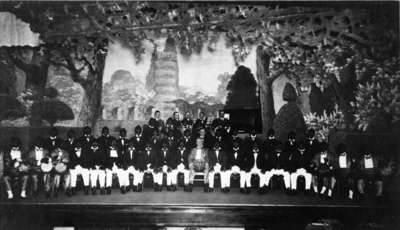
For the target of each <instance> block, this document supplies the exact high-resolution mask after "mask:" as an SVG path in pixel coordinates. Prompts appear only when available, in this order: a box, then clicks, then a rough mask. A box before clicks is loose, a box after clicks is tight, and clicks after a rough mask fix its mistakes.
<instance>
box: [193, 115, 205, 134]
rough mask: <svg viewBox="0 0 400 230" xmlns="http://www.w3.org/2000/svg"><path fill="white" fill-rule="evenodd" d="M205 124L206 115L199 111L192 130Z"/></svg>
mask: <svg viewBox="0 0 400 230" xmlns="http://www.w3.org/2000/svg"><path fill="white" fill-rule="evenodd" d="M206 125H207V117H206V115H205V114H204V112H200V113H199V117H198V118H197V120H196V122H195V123H194V125H193V130H198V129H199V128H200V127H206Z"/></svg>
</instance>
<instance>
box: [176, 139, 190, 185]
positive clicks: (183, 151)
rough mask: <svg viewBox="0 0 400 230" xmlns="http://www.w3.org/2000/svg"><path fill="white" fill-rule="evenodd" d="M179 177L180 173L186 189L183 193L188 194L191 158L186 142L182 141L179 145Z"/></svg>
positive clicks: (177, 168)
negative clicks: (189, 159)
mask: <svg viewBox="0 0 400 230" xmlns="http://www.w3.org/2000/svg"><path fill="white" fill-rule="evenodd" d="M177 154H178V156H177V159H178V161H177V167H176V170H177V176H178V174H179V173H182V174H183V184H184V188H183V191H185V192H188V190H189V162H188V157H189V149H188V148H187V147H186V146H185V142H184V141H181V142H180V143H179V146H178V149H177Z"/></svg>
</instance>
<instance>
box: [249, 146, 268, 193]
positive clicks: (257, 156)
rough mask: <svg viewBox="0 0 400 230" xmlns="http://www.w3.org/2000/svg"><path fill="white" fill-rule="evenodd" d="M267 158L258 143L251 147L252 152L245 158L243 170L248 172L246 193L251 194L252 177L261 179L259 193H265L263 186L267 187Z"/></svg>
mask: <svg viewBox="0 0 400 230" xmlns="http://www.w3.org/2000/svg"><path fill="white" fill-rule="evenodd" d="M266 158H268V156H265V155H264V154H263V153H260V148H259V146H258V144H257V143H254V144H253V146H252V147H251V151H250V152H248V153H247V154H246V156H245V158H244V163H243V170H244V171H245V172H246V179H245V180H246V183H245V186H246V193H247V194H248V193H250V188H251V186H252V185H251V177H252V176H253V175H255V176H257V177H258V178H259V186H258V189H259V192H260V193H263V189H262V188H263V186H264V185H265V179H266V177H265V171H266V169H267V168H266V160H267V159H266Z"/></svg>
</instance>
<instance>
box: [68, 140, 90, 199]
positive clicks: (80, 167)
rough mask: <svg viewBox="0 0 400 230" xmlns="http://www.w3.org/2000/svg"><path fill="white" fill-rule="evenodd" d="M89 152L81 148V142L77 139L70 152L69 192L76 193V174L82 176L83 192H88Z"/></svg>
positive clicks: (86, 193)
mask: <svg viewBox="0 0 400 230" xmlns="http://www.w3.org/2000/svg"><path fill="white" fill-rule="evenodd" d="M89 154H90V152H89V151H84V150H83V149H82V144H81V142H80V141H77V142H76V143H75V146H74V150H73V151H72V152H70V161H69V165H68V167H69V173H70V177H71V193H72V195H75V194H76V182H77V179H78V176H81V177H82V180H83V186H84V193H85V195H88V194H89V175H90V172H89V169H90V156H89Z"/></svg>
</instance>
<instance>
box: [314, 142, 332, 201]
mask: <svg viewBox="0 0 400 230" xmlns="http://www.w3.org/2000/svg"><path fill="white" fill-rule="evenodd" d="M311 168H312V169H313V189H314V193H316V194H318V184H319V182H320V181H321V180H322V183H323V184H322V188H321V191H320V194H321V195H324V194H325V192H326V190H328V194H327V195H328V197H332V184H333V179H332V178H333V157H332V155H331V154H330V153H329V152H328V144H327V143H325V142H322V143H320V152H318V153H317V154H315V156H314V159H313V161H312V163H311Z"/></svg>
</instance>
